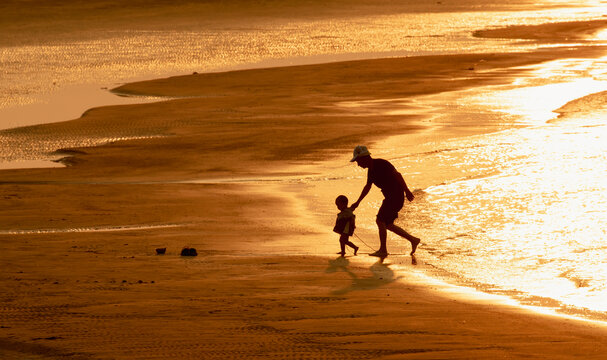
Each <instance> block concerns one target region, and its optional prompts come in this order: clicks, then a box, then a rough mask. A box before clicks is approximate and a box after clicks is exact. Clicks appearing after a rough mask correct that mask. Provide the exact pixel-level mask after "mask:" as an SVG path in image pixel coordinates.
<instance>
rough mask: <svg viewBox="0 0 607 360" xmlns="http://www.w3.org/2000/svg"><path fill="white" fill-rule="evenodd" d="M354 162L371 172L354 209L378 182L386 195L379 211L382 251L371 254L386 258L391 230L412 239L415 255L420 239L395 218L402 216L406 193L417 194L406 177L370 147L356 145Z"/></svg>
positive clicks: (378, 223) (378, 226) (380, 248)
mask: <svg viewBox="0 0 607 360" xmlns="http://www.w3.org/2000/svg"><path fill="white" fill-rule="evenodd" d="M350 161H351V162H354V161H356V164H357V165H358V166H360V167H361V168H363V169H368V171H367V183H366V184H365V186H364V187H363V190H362V192H361V194H360V197H359V198H358V200H356V202H354V203H353V204H352V206H351V208H352V209H353V210H354V209H356V208H357V207H358V205H360V202H361V201H362V199H364V198H365V196H367V194H368V193H369V190H371V186H373V184H375V186H377V187H378V188H380V189H381V192H382V194H383V195H384V201H383V202H382V204H381V207H380V208H379V211H378V213H377V220H376V223H377V228H378V230H379V242H380V247H379V250H377V251H376V252H374V253H373V254H370V255H371V256H379V257H386V256H387V255H388V248H387V247H386V238H387V230H390V231H392V232H393V233H395V234H397V235H400V236H402V237H404V238H405V239H407V240H409V241H410V242H411V255H413V254H414V253H415V250H416V249H417V245H419V242H420V239H419V238H417V237H415V236H413V235H411V234H409V233H407V232H406V231H405V230H404V229H402V228H400V227H399V226H396V225H394V220H396V218H397V217H398V212H399V211H400V209H402V208H403V204H404V202H405V195H406V197H407V200H409V201H413V199H414V198H415V197H414V196H413V193H411V191H410V190H409V188H408V187H407V183H406V182H405V179H403V176H402V175H401V174H400V173H399V172H398V170H396V168H395V167H394V165H392V164H391V163H390V162H389V161H387V160H384V159H373V158H372V157H371V153H370V152H369V150H368V149H367V147H366V146H362V145H359V146H357V147H355V148H354V156H353V157H352V160H350Z"/></svg>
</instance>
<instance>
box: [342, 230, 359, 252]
mask: <svg viewBox="0 0 607 360" xmlns="http://www.w3.org/2000/svg"><path fill="white" fill-rule="evenodd" d="M339 243H340V244H341V251H342V252H343V253H344V254H345V251H346V245H348V246H349V247H351V248H352V249H354V255H356V253H357V252H358V246H356V245H354V244H353V243H352V242H351V241H350V236H349V235H347V234H341V236H340V238H339Z"/></svg>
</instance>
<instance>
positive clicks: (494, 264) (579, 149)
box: [383, 59, 607, 320]
mask: <svg viewBox="0 0 607 360" xmlns="http://www.w3.org/2000/svg"><path fill="white" fill-rule="evenodd" d="M605 61H606V59H596V60H595V61H587V60H569V61H559V62H558V64H557V63H548V64H544V65H541V66H538V68H537V69H536V72H541V73H543V74H545V75H546V76H545V77H544V78H543V79H541V81H540V80H538V79H537V78H535V77H532V78H530V79H528V80H527V81H523V82H520V83H517V84H515V85H508V86H501V87H490V88H482V89H473V90H469V91H462V92H458V93H452V94H449V95H447V96H433V97H428V98H426V99H423V98H421V99H419V101H420V102H421V103H424V102H427V104H428V105H429V104H434V106H438V105H437V104H436V102H437V101H440V102H441V103H442V104H443V106H444V107H449V106H452V105H453V103H452V102H457V105H458V110H454V111H453V112H452V113H451V114H450V115H448V116H452V115H453V116H457V113H458V112H459V113H462V114H466V115H467V116H477V117H481V118H482V117H491V119H493V120H495V119H500V118H501V119H502V121H509V120H513V119H514V120H516V121H517V122H518V123H521V124H525V125H526V126H525V127H522V128H511V129H508V130H503V131H498V132H495V133H491V134H488V135H476V136H467V137H462V138H456V139H452V140H449V141H446V142H441V143H432V142H430V143H426V144H424V145H422V146H421V147H420V149H421V151H419V152H418V153H414V154H409V155H407V156H404V157H400V158H399V157H395V159H396V160H395V163H396V164H397V166H399V167H400V169H401V170H402V171H403V172H404V173H406V174H409V176H408V178H409V179H410V181H411V182H412V183H413V184H418V185H419V184H422V186H423V191H420V192H419V193H418V200H417V201H416V202H414V203H411V204H409V205H408V206H406V207H405V211H404V213H403V216H402V220H400V221H401V224H403V225H404V226H405V227H406V228H408V229H409V230H410V231H411V232H412V233H414V234H417V235H418V236H421V237H423V239H424V244H423V245H422V247H421V248H420V254H423V258H424V262H425V263H426V264H428V265H430V266H431V267H433V268H435V270H436V272H437V274H441V275H443V276H446V277H447V278H450V279H452V280H456V281H457V282H458V283H460V284H466V285H470V286H473V287H476V288H478V289H481V290H483V291H488V292H495V293H500V294H507V295H510V296H514V297H515V298H517V299H518V300H520V301H522V302H523V303H527V304H532V305H543V306H550V307H556V308H558V309H559V310H560V311H564V312H566V313H569V314H574V315H583V316H590V317H592V318H595V319H602V320H607V301H606V300H607V287H606V286H605V284H606V283H607V271H605V269H607V217H605V211H606V210H607V195H606V194H607V193H606V191H607V181H606V180H605V174H607V161H606V160H607V155H606V154H607V142H605V140H604V139H605V138H606V136H607V93H603V92H604V91H605V90H607V81H605V77H604V75H605V72H604V71H603V72H595V71H592V69H596V68H602V65H604V63H605ZM582 63H583V64H584V66H581V65H580V64H582ZM573 64H578V65H580V66H578V67H575V68H576V69H577V70H575V71H573V70H571V69H573V68H574V66H572V65H573ZM557 65H559V66H562V68H560V69H557V67H558V66H557ZM567 69H569V71H567ZM549 74H554V75H555V76H553V77H552V76H550V75H549ZM565 74H566V75H565ZM588 74H592V75H590V76H589V75H588ZM585 76H589V77H585ZM589 93H591V94H590V95H588V94H589ZM555 94H559V95H560V97H558V96H556V95H555ZM577 98H579V99H578V100H575V99H577ZM509 99H511V100H512V101H509ZM521 100H523V101H521ZM574 100H575V101H574ZM569 101H573V103H571V104H570V105H569V106H567V107H566V108H565V109H568V112H567V113H566V114H563V115H561V116H559V115H558V114H556V113H554V112H552V110H555V109H558V108H560V107H561V106H563V105H565V103H568V102H569ZM426 150H427V151H426ZM383 151H385V152H386V155H387V156H390V154H393V153H396V152H398V148H388V149H384V150H383ZM405 219H406V220H405ZM399 246H402V244H400V245H399Z"/></svg>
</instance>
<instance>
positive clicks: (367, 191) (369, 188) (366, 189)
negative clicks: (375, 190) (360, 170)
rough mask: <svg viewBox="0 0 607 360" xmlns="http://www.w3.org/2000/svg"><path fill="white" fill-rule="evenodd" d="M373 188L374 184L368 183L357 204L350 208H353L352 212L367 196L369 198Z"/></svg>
mask: <svg viewBox="0 0 607 360" xmlns="http://www.w3.org/2000/svg"><path fill="white" fill-rule="evenodd" d="M371 186H373V183H372V182H367V184H366V185H365V187H364V188H363V191H362V192H361V193H360V196H359V197H358V200H356V202H354V204H352V206H351V207H350V208H352V210H354V209H356V208H357V207H358V205H359V204H360V202H361V201H362V199H364V198H365V196H367V194H368V193H369V191H370V190H371Z"/></svg>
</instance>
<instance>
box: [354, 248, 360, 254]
mask: <svg viewBox="0 0 607 360" xmlns="http://www.w3.org/2000/svg"><path fill="white" fill-rule="evenodd" d="M358 249H359V247H358V246H355V247H354V255H356V253H357V252H358Z"/></svg>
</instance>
